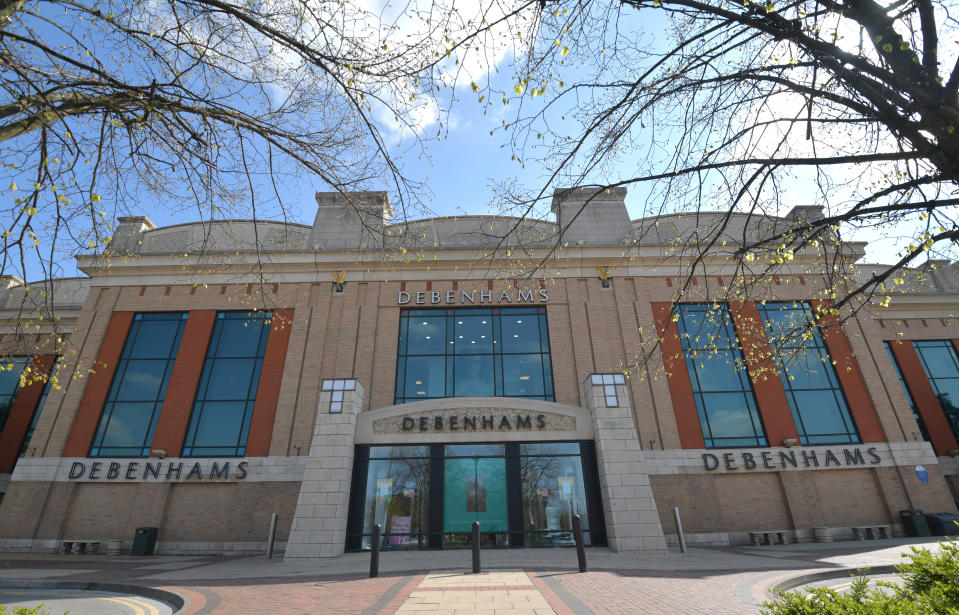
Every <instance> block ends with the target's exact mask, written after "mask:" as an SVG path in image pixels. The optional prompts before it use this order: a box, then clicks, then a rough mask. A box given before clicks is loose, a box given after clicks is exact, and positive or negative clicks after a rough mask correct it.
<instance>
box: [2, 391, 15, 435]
mask: <svg viewBox="0 0 959 615" xmlns="http://www.w3.org/2000/svg"><path fill="white" fill-rule="evenodd" d="M4 397H7V399H5V400H3V401H2V402H0V433H3V427H4V425H6V424H7V418H8V417H9V416H10V409H11V408H13V399H14V398H13V395H10V396H4Z"/></svg>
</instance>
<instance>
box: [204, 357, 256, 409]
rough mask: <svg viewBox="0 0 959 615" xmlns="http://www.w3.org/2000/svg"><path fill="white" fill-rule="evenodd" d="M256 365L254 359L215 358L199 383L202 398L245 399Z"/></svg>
mask: <svg viewBox="0 0 959 615" xmlns="http://www.w3.org/2000/svg"><path fill="white" fill-rule="evenodd" d="M257 366H258V361H257V360H256V359H217V360H216V361H214V362H213V364H212V366H211V368H210V369H209V370H208V371H207V372H206V373H204V375H203V382H201V383H200V386H201V387H204V386H205V388H203V389H201V390H202V391H203V399H205V400H208V401H209V400H225V399H243V400H245V399H247V397H248V395H249V387H250V383H252V382H253V377H254V375H255V373H254V372H255V371H256V368H257Z"/></svg>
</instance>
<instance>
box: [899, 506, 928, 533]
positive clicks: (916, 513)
mask: <svg viewBox="0 0 959 615" xmlns="http://www.w3.org/2000/svg"><path fill="white" fill-rule="evenodd" d="M899 519H901V520H902V527H903V530H905V532H906V536H912V537H919V536H932V532H930V531H929V524H928V523H926V515H924V514H923V513H922V511H921V510H918V509H915V508H912V509H909V510H900V511H899Z"/></svg>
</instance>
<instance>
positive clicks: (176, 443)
mask: <svg viewBox="0 0 959 615" xmlns="http://www.w3.org/2000/svg"><path fill="white" fill-rule="evenodd" d="M215 322H216V310H195V311H191V312H190V317H189V318H188V319H187V322H186V327H185V328H184V329H183V336H182V337H181V338H180V348H179V350H178V351H177V355H176V361H175V362H174V363H173V373H172V374H170V384H169V385H168V386H167V389H166V397H165V398H164V400H163V408H161V410H160V418H159V420H158V421H157V428H156V432H155V434H154V436H153V444H152V445H151V448H153V449H158V450H162V451H166V454H167V456H168V457H178V456H179V455H180V452H181V451H182V449H183V439H184V438H185V437H186V429H187V425H188V424H189V422H190V412H191V411H192V410H193V401H194V400H195V399H196V389H197V386H199V383H200V375H201V374H202V373H203V362H204V360H205V359H206V349H207V345H208V344H209V343H210V336H211V335H212V334H213V324H214V323H215Z"/></svg>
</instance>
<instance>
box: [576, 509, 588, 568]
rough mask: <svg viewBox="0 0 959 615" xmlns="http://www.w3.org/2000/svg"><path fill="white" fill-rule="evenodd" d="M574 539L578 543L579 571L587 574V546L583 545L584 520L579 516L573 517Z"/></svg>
mask: <svg viewBox="0 0 959 615" xmlns="http://www.w3.org/2000/svg"><path fill="white" fill-rule="evenodd" d="M573 539H574V540H575V541H576V559H577V560H579V571H580V572H587V570H588V569H587V568H586V545H585V544H583V520H582V519H581V518H580V516H579V515H573Z"/></svg>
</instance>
